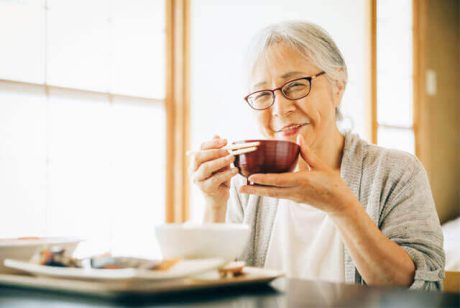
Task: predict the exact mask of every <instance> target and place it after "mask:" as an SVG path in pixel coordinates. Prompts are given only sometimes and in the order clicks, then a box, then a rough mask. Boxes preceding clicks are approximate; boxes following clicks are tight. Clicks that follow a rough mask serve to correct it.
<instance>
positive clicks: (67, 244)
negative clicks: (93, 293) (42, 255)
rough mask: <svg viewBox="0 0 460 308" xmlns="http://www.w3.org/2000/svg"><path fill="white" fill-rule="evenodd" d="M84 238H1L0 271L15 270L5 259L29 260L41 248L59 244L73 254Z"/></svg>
mask: <svg viewBox="0 0 460 308" xmlns="http://www.w3.org/2000/svg"><path fill="white" fill-rule="evenodd" d="M81 241H82V239H80V238H74V237H45V238H29V239H0V273H7V272H13V271H12V270H11V269H8V268H6V267H4V266H3V261H4V260H5V259H14V260H22V261H29V260H30V258H31V257H32V255H33V254H34V253H35V252H36V251H37V250H39V249H41V248H43V247H47V246H53V245H58V246H59V247H62V248H65V250H66V251H67V253H69V254H71V253H72V252H73V250H74V249H75V247H77V245H78V243H79V242H81Z"/></svg>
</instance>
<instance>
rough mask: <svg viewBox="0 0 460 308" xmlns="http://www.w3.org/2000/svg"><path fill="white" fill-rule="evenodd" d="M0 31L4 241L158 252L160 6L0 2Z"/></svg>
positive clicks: (116, 0) (0, 221) (162, 161)
mask: <svg viewBox="0 0 460 308" xmlns="http://www.w3.org/2000/svg"><path fill="white" fill-rule="evenodd" d="M12 29H14V30H12ZM0 37H2V48H0V67H1V68H2V69H1V70H0V144H1V147H0V148H1V149H0V170H2V171H1V172H0V204H1V211H2V214H1V215H0V236H1V237H16V236H26V235H39V236H53V235H72V236H81V237H84V238H88V239H90V241H88V243H87V244H86V246H82V247H81V251H80V253H81V254H87V253H96V252H101V251H105V250H107V249H111V251H112V253H114V254H132V255H139V256H152V255H154V254H156V253H157V250H156V248H155V246H154V245H152V243H153V239H154V228H153V226H154V224H156V223H161V222H163V221H164V216H165V209H164V204H165V184H164V183H165V181H164V179H165V168H166V167H165V166H166V158H165V147H164V144H166V140H165V127H166V124H165V121H166V114H165V112H166V111H165V108H164V101H165V90H164V89H165V77H164V76H165V3H164V1H162V0H155V1H152V0H137V1H134V2H133V1H128V0H85V1H81V0H65V1H63V0H47V1H45V0H41V1H40V0H17V1H14V0H8V1H7V0H0ZM133 239H135V240H133ZM96 250H97V251H96Z"/></svg>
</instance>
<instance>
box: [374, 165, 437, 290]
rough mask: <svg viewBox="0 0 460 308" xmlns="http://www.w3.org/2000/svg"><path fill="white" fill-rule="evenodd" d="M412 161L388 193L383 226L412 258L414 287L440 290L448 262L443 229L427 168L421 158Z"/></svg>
mask: <svg viewBox="0 0 460 308" xmlns="http://www.w3.org/2000/svg"><path fill="white" fill-rule="evenodd" d="M412 163H413V166H410V165H409V166H407V165H406V166H405V170H407V171H406V174H404V176H403V177H402V179H401V180H400V181H398V182H396V184H395V186H394V187H393V189H392V191H391V194H390V195H389V196H388V198H387V201H386V202H385V204H384V206H383V210H382V215H381V216H380V222H379V227H380V229H381V230H382V232H383V233H384V234H385V236H387V237H388V238H389V239H391V240H393V241H394V242H396V243H397V244H398V245H400V246H401V247H402V248H403V249H404V250H405V251H406V252H407V253H408V254H409V256H410V257H411V258H412V260H413V262H414V264H415V267H416V270H415V276H414V281H413V283H412V285H411V286H410V289H422V290H440V289H441V288H442V280H443V278H444V264H445V255H444V250H443V235H442V229H441V226H440V222H439V218H438V215H437V212H436V208H435V204H434V200H433V197H432V194H431V189H430V185H429V182H428V178H427V175H426V172H425V170H424V168H423V166H422V164H421V163H420V162H419V161H418V160H417V159H415V158H414V159H413V160H412Z"/></svg>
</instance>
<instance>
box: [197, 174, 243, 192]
mask: <svg viewBox="0 0 460 308" xmlns="http://www.w3.org/2000/svg"><path fill="white" fill-rule="evenodd" d="M237 173H238V168H231V169H228V170H226V171H222V172H219V173H216V174H214V175H213V176H212V177H210V178H208V179H206V180H204V181H199V182H197V183H196V184H197V185H198V186H199V187H200V189H201V190H203V191H204V192H214V191H216V190H217V189H218V188H219V186H221V185H222V184H225V185H226V186H229V184H230V180H231V178H232V177H233V176H234V175H236V174H237Z"/></svg>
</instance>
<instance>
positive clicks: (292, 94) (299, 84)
mask: <svg viewBox="0 0 460 308" xmlns="http://www.w3.org/2000/svg"><path fill="white" fill-rule="evenodd" d="M281 91H283V94H284V96H286V97H287V98H289V99H299V98H302V97H305V96H307V95H308V93H310V82H309V81H308V80H307V79H299V80H294V81H291V82H290V83H288V84H286V85H285V86H284V87H283V88H282V89H281Z"/></svg>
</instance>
